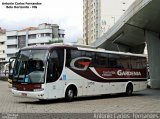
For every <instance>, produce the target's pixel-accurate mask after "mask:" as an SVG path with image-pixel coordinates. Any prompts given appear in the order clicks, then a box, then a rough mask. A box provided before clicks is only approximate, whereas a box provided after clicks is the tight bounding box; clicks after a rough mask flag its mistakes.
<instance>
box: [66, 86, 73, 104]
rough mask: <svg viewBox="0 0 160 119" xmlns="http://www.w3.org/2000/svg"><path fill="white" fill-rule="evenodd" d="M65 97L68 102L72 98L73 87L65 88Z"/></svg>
mask: <svg viewBox="0 0 160 119" xmlns="http://www.w3.org/2000/svg"><path fill="white" fill-rule="evenodd" d="M65 99H66V101H68V102H71V101H72V100H73V99H74V90H73V88H70V87H69V88H67V90H66V93H65Z"/></svg>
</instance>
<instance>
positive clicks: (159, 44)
mask: <svg viewBox="0 0 160 119" xmlns="http://www.w3.org/2000/svg"><path fill="white" fill-rule="evenodd" d="M145 38H146V42H147V49H148V60H149V68H150V78H151V86H152V88H160V38H159V33H155V32H152V31H146V32H145Z"/></svg>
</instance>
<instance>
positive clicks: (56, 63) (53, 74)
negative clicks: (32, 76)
mask: <svg viewBox="0 0 160 119" xmlns="http://www.w3.org/2000/svg"><path fill="white" fill-rule="evenodd" d="M63 64H64V50H63V49H58V50H53V51H52V52H51V54H50V58H49V62H48V72H47V73H48V74H47V82H53V81H56V80H58V78H59V77H60V75H61V73H62V70H63Z"/></svg>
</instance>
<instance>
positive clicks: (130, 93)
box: [126, 83, 133, 96]
mask: <svg viewBox="0 0 160 119" xmlns="http://www.w3.org/2000/svg"><path fill="white" fill-rule="evenodd" d="M132 93H133V85H132V84H131V83H129V84H128V85H127V88H126V95H127V96H131V95H132Z"/></svg>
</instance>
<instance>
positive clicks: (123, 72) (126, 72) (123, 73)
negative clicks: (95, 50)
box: [117, 70, 141, 76]
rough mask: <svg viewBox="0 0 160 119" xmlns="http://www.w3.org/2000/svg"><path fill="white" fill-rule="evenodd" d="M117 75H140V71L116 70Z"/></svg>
mask: <svg viewBox="0 0 160 119" xmlns="http://www.w3.org/2000/svg"><path fill="white" fill-rule="evenodd" d="M117 75H118V76H141V72H136V71H122V70H118V71H117Z"/></svg>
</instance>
